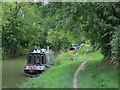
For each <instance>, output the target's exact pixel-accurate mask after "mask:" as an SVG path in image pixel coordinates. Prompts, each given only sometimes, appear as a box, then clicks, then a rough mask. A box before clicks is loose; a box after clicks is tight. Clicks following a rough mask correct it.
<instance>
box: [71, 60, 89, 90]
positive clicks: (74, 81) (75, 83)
mask: <svg viewBox="0 0 120 90" xmlns="http://www.w3.org/2000/svg"><path fill="white" fill-rule="evenodd" d="M86 62H87V61H85V62H83V63H82V64H80V66H79V67H78V68H77V70H76V71H75V74H74V76H73V88H77V79H76V78H77V75H78V73H79V71H80V70H82V69H84V67H85V64H86Z"/></svg>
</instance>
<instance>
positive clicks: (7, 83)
mask: <svg viewBox="0 0 120 90" xmlns="http://www.w3.org/2000/svg"><path fill="white" fill-rule="evenodd" d="M25 62H26V57H19V58H14V59H5V60H3V61H2V87H3V88H19V87H20V85H21V84H23V83H24V82H25V81H27V80H28V77H27V76H25V75H24V65H25Z"/></svg>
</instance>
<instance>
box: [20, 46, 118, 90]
mask: <svg viewBox="0 0 120 90" xmlns="http://www.w3.org/2000/svg"><path fill="white" fill-rule="evenodd" d="M86 49H91V47H90V46H84V47H82V49H80V50H78V51H77V52H78V57H77V58H76V59H75V60H73V61H72V60H70V58H71V57H73V53H70V52H61V53H60V54H59V55H57V57H56V58H55V59H54V61H53V62H54V63H53V64H54V66H53V67H52V68H50V69H48V70H46V72H44V73H43V74H41V75H39V77H36V78H32V79H30V80H28V81H27V82H25V83H24V84H23V85H22V86H21V87H23V88H72V86H73V85H72V78H73V74H74V73H75V70H76V69H77V68H78V66H79V65H80V64H81V63H82V62H84V61H86V60H87V61H88V59H89V57H91V61H88V62H87V65H86V67H85V69H84V70H82V71H80V73H79V74H78V77H77V80H78V88H99V87H100V88H101V87H103V88H105V87H107V88H109V87H110V88H111V87H113V88H114V87H118V85H117V72H116V70H115V71H114V70H110V69H106V70H104V71H98V70H97V67H98V66H100V64H101V60H102V58H103V56H102V55H101V54H100V52H99V51H97V52H94V53H92V52H88V54H87V56H84V55H83V54H84V52H85V50H86Z"/></svg>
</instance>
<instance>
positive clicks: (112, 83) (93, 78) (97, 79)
mask: <svg viewBox="0 0 120 90" xmlns="http://www.w3.org/2000/svg"><path fill="white" fill-rule="evenodd" d="M88 55H89V56H90V57H91V61H88V62H87V64H86V68H85V69H84V70H82V71H80V73H79V74H78V77H77V80H78V88H118V72H117V69H116V68H113V67H114V66H111V67H110V68H107V69H105V70H102V71H100V70H98V67H99V66H100V65H101V61H102V58H103V56H102V55H101V54H100V52H99V51H97V52H95V53H89V54H88Z"/></svg>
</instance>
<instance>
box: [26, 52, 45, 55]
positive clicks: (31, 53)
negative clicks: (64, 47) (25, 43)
mask: <svg viewBox="0 0 120 90" xmlns="http://www.w3.org/2000/svg"><path fill="white" fill-rule="evenodd" d="M28 55H45V53H33V52H30V53H28Z"/></svg>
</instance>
